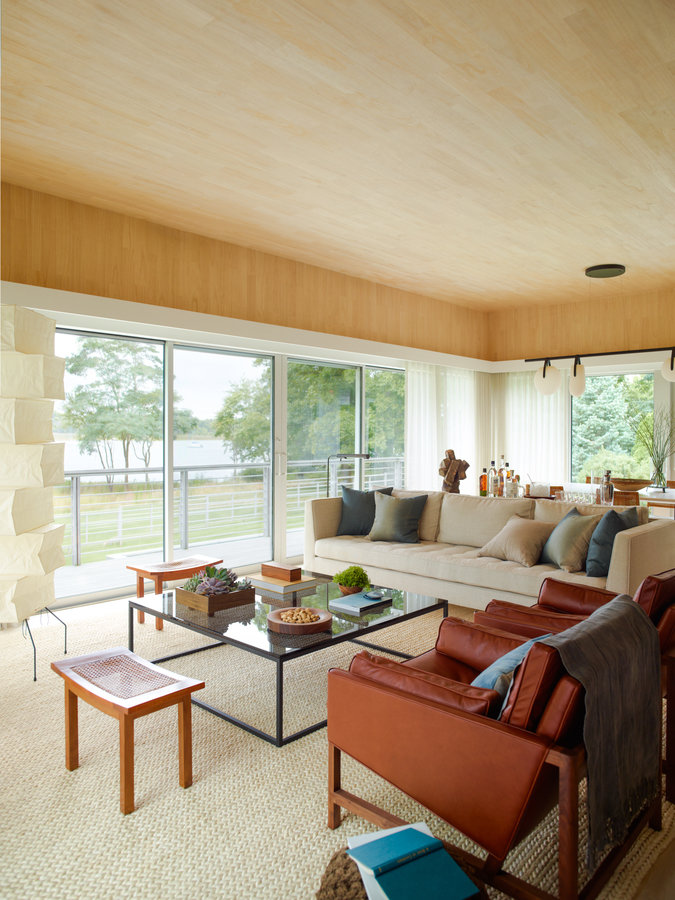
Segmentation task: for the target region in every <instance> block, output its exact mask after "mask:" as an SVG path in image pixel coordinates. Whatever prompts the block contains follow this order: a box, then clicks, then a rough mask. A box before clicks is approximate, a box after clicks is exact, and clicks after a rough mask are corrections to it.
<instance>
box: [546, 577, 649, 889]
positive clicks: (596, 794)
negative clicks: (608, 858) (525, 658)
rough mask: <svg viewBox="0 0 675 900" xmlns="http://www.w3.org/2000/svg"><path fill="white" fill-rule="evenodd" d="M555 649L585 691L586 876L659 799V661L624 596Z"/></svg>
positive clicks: (557, 639) (553, 640)
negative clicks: (638, 817) (654, 800)
mask: <svg viewBox="0 0 675 900" xmlns="http://www.w3.org/2000/svg"><path fill="white" fill-rule="evenodd" d="M542 643H544V644H549V645H550V646H552V647H555V648H556V649H557V651H558V653H559V654H560V658H561V659H562V662H563V665H564V666H565V669H566V670H567V672H568V673H569V674H570V675H571V676H572V677H573V678H576V679H577V680H578V681H580V682H581V684H582V685H583V687H584V688H585V690H586V715H585V719H584V745H585V747H586V754H587V757H588V780H587V784H588V854H587V860H586V862H587V865H588V869H589V871H591V872H592V871H594V870H595V869H596V867H597V865H598V863H599V862H600V861H601V860H602V858H603V857H604V855H605V854H606V852H608V851H609V850H610V849H611V848H612V847H615V846H616V845H618V844H620V843H621V842H622V841H623V840H624V838H625V837H626V834H627V833H628V829H629V827H630V825H631V822H632V821H633V819H634V818H635V816H636V815H637V814H638V813H639V812H640V810H641V809H642V808H643V807H644V805H645V803H646V802H648V801H651V800H652V799H653V798H654V797H655V796H656V794H657V793H658V792H659V790H660V788H661V785H660V783H659V756H660V752H661V657H660V652H659V639H658V632H657V631H656V628H655V627H654V625H653V624H652V622H651V621H650V619H649V617H648V616H647V615H646V613H645V612H644V611H643V610H642V608H641V607H640V606H639V605H638V604H637V603H635V602H634V601H633V600H632V599H631V598H630V597H629V596H628V595H627V594H622V595H621V596H619V597H616V598H615V599H614V600H611V601H610V602H609V603H607V604H605V606H601V607H600V608H599V609H597V610H596V611H595V612H594V613H593V614H592V615H590V616H589V617H588V619H585V620H584V621H583V622H580V623H579V624H578V625H574V626H573V627H572V628H568V629H567V630H566V631H563V632H561V633H560V634H555V635H551V636H550V637H546V638H544V639H543V641H542Z"/></svg>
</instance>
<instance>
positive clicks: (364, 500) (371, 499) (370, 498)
mask: <svg viewBox="0 0 675 900" xmlns="http://www.w3.org/2000/svg"><path fill="white" fill-rule="evenodd" d="M393 490H394V489H393V488H390V487H383V488H377V490H375V491H356V490H354V489H353V488H348V487H345V486H344V485H342V515H341V517H340V524H339V525H338V530H337V533H338V534H368V532H369V531H370V529H371V528H372V527H373V522H374V520H375V494H376V493H382V494H391V492H392V491H393Z"/></svg>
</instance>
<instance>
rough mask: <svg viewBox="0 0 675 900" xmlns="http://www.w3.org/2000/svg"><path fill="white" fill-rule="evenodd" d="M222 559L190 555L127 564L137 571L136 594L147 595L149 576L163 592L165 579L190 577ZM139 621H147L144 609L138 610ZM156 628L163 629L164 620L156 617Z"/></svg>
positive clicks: (141, 622) (157, 589) (160, 591)
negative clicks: (144, 563)
mask: <svg viewBox="0 0 675 900" xmlns="http://www.w3.org/2000/svg"><path fill="white" fill-rule="evenodd" d="M221 562H222V559H210V558H209V557H208V556H189V557H187V559H176V560H174V561H173V562H161V563H155V565H153V566H127V569H131V571H132V572H135V573H136V596H137V597H144V596H145V584H144V583H143V579H145V578H149V579H150V580H151V581H153V582H154V584H155V593H156V594H161V593H162V585H163V584H164V582H165V581H174V580H175V579H176V578H189V577H190V576H191V575H196V574H197V572H200V571H201V570H202V569H205V568H206V567H207V566H217V565H218V563H221ZM136 616H137V621H138V623H139V624H140V625H142V624H143V623H144V622H145V613H144V612H143V610H142V609H137V610H136ZM155 628H156V629H157V631H161V630H162V629H163V628H164V620H163V619H160V618H159V617H157V618H155Z"/></svg>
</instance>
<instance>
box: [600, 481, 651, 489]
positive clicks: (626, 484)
mask: <svg viewBox="0 0 675 900" xmlns="http://www.w3.org/2000/svg"><path fill="white" fill-rule="evenodd" d="M610 481H611V482H612V484H613V485H614V487H615V488H616V490H617V491H640V490H642V488H645V487H649V485H650V484H651V483H652V481H651V478H611V479H610Z"/></svg>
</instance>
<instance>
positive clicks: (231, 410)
mask: <svg viewBox="0 0 675 900" xmlns="http://www.w3.org/2000/svg"><path fill="white" fill-rule="evenodd" d="M256 365H258V366H261V367H262V366H265V367H266V368H265V369H264V370H263V371H262V372H261V375H260V377H259V378H243V379H242V380H241V381H239V382H237V383H236V384H235V385H233V386H232V387H231V388H230V390H229V391H228V392H227V394H226V395H225V398H224V399H223V405H222V408H221V410H220V412H219V413H218V415H217V417H216V426H215V433H216V434H217V435H218V436H219V437H221V438H222V439H223V444H224V446H225V449H226V450H227V451H228V452H229V453H230V454H231V455H232V458H233V459H234V460H235V461H236V462H243V461H246V462H254V461H257V462H260V461H264V462H267V461H268V460H269V448H270V443H271V371H270V368H269V363H267V361H266V360H256ZM404 395H405V375H404V374H403V373H402V372H397V371H390V370H385V369H372V370H367V372H366V407H367V425H368V450H369V451H370V452H371V453H372V454H373V455H377V456H400V455H402V454H403V432H404V425H403V417H404ZM355 400H356V370H355V369H353V368H349V367H347V368H345V367H342V366H331V365H325V364H322V363H304V362H296V361H292V362H291V363H289V366H288V437H287V441H288V457H289V459H293V460H299V459H320V460H325V459H326V458H327V457H328V456H329V455H330V454H333V453H338V452H339V451H344V452H345V453H349V452H353V451H354V448H355V435H356V430H355V429H356V414H355V409H356V404H355Z"/></svg>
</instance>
